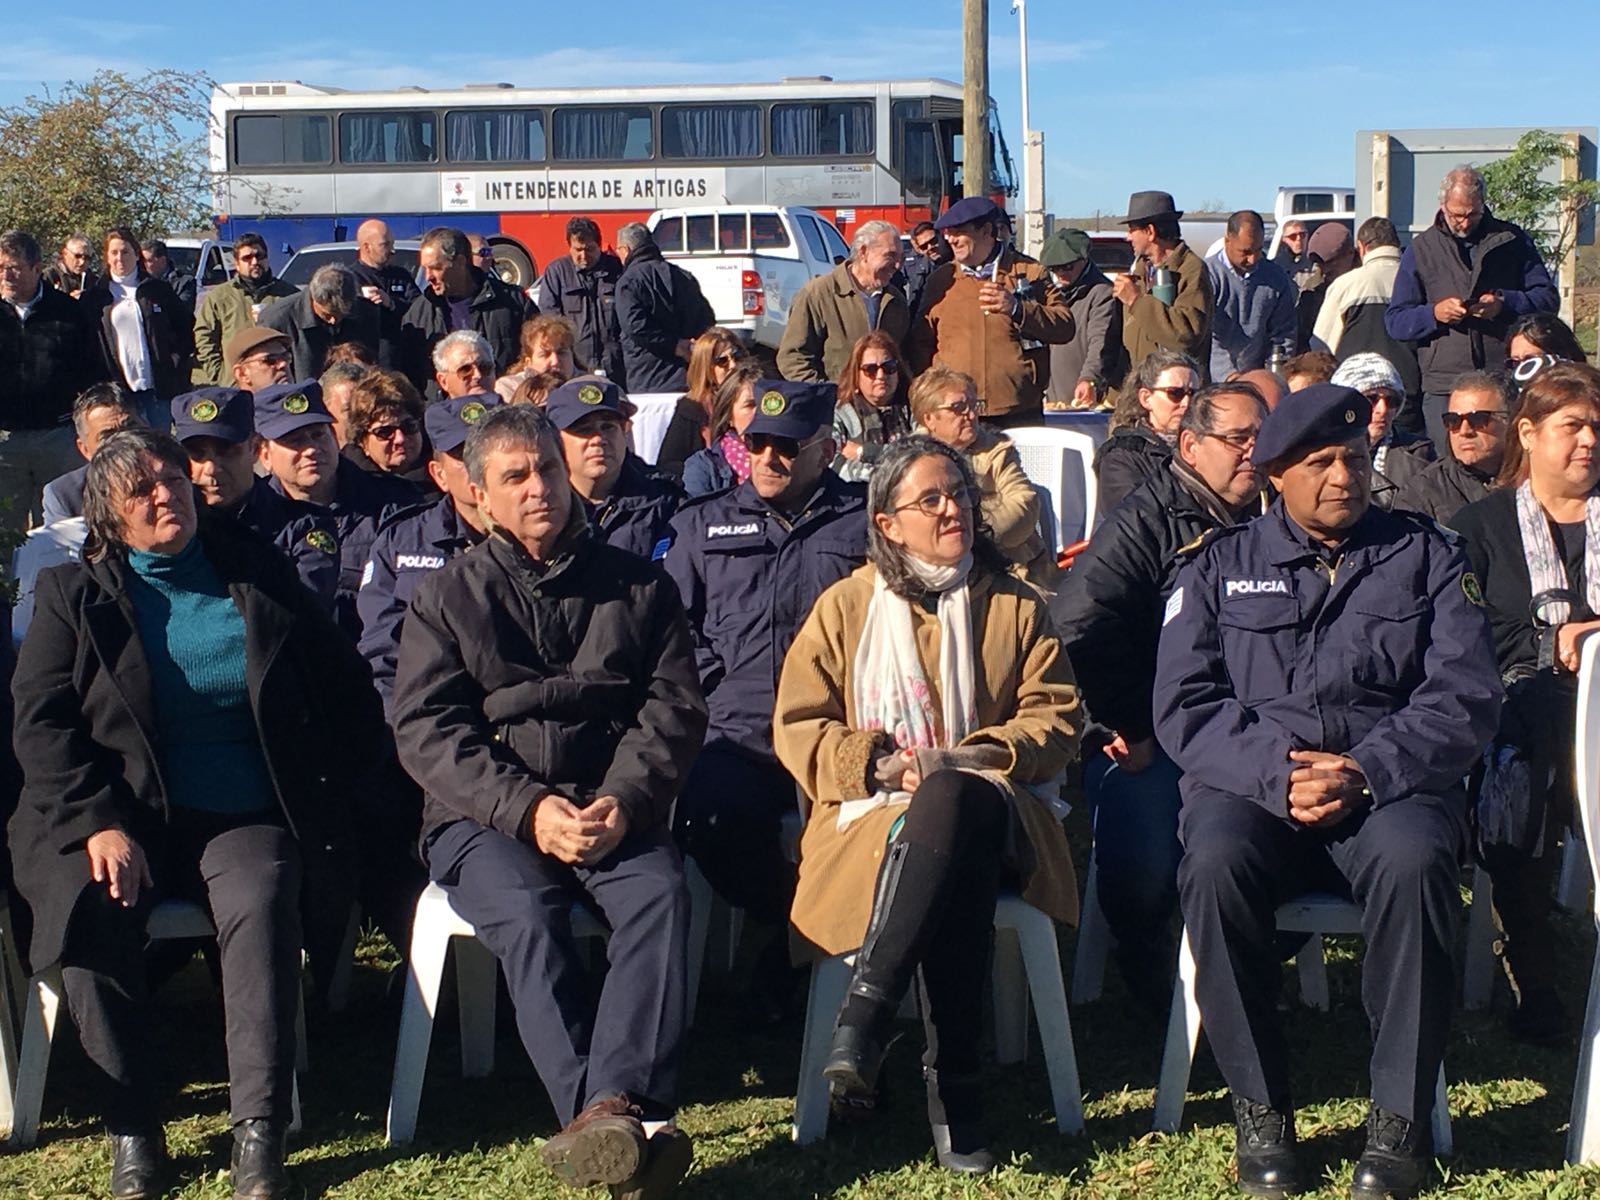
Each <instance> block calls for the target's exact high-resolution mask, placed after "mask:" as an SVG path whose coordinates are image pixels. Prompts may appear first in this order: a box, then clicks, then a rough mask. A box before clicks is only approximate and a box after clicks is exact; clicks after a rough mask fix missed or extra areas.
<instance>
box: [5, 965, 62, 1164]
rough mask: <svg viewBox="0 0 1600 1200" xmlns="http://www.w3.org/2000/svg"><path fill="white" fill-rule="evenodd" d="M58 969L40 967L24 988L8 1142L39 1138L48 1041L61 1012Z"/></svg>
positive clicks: (26, 1143) (27, 1142)
mask: <svg viewBox="0 0 1600 1200" xmlns="http://www.w3.org/2000/svg"><path fill="white" fill-rule="evenodd" d="M61 999H62V989H61V972H60V970H58V969H51V970H49V971H43V972H41V973H40V974H39V975H38V976H36V977H35V978H34V980H33V984H32V986H31V987H30V988H29V989H28V1007H27V1010H26V1012H25V1014H24V1015H23V1018H22V1054H21V1058H20V1061H19V1062H18V1064H17V1092H16V1102H15V1106H14V1109H13V1112H12V1121H11V1144H12V1145H13V1146H18V1147H24V1148H25V1147H28V1146H32V1145H33V1144H34V1143H35V1142H37V1141H38V1140H39V1113H40V1110H41V1109H42V1108H43V1107H44V1081H45V1076H46V1075H47V1074H49V1071H50V1045H51V1043H52V1042H54V1041H55V1036H56V1021H57V1020H58V1019H59V1018H60V1016H61Z"/></svg>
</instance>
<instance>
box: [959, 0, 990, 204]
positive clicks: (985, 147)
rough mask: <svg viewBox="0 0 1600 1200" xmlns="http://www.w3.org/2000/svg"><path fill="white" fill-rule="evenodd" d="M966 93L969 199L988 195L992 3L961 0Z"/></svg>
mask: <svg viewBox="0 0 1600 1200" xmlns="http://www.w3.org/2000/svg"><path fill="white" fill-rule="evenodd" d="M961 7H962V17H961V28H962V33H963V42H964V45H965V71H966V74H965V82H966V90H965V92H964V94H963V97H962V121H961V183H962V191H963V192H964V193H965V194H966V195H968V196H984V195H987V194H988V192H989V0H961Z"/></svg>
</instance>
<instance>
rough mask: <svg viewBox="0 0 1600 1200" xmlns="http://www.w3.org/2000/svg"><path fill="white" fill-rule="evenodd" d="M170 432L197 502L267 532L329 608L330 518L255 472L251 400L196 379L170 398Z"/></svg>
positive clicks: (335, 562)
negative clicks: (184, 456)
mask: <svg viewBox="0 0 1600 1200" xmlns="http://www.w3.org/2000/svg"><path fill="white" fill-rule="evenodd" d="M172 432H173V436H174V437H176V438H177V439H178V441H180V442H182V443H183V448H184V449H185V450H186V451H188V453H189V479H190V481H191V482H193V484H194V488H195V494H196V495H197V496H198V498H199V499H200V501H201V503H203V504H205V505H206V506H207V507H208V508H210V509H211V510H212V511H213V512H218V513H223V514H225V515H227V516H230V517H232V518H233V519H234V520H236V521H238V522H239V523H240V524H242V525H245V526H247V527H249V528H251V529H253V530H255V531H256V532H257V533H259V534H260V535H261V536H262V537H264V538H267V539H269V540H271V541H272V542H273V543H275V544H276V545H277V546H278V548H279V549H280V550H282V551H283V552H284V553H285V554H287V555H288V556H289V559H290V561H291V562H293V563H294V567H295V571H296V572H297V573H298V574H299V576H300V582H302V583H303V584H305V585H306V587H308V588H310V589H311V591H312V593H313V594H315V595H316V596H317V597H318V598H319V599H321V600H322V602H323V604H324V605H325V606H326V607H327V608H328V609H329V610H330V611H331V610H332V608H333V598H334V593H335V591H336V590H337V588H338V586H339V538H338V535H337V533H336V531H335V528H334V522H333V518H332V517H330V516H329V515H328V514H327V513H326V512H324V511H323V510H322V509H319V508H317V507H316V506H315V505H311V504H304V503H302V502H300V501H298V500H291V499H289V498H288V497H287V496H285V495H283V494H282V493H281V492H278V491H275V490H273V488H272V487H270V486H269V485H268V483H267V481H266V480H265V479H262V478H260V477H259V476H257V475H256V473H255V469H254V468H255V461H256V445H255V443H256V431H255V400H254V398H253V397H252V396H251V395H250V393H249V392H247V391H243V390H241V389H240V388H231V387H202V388H196V389H195V390H194V391H192V392H188V393H185V394H184V395H182V396H178V397H177V398H175V399H174V400H173V401H172Z"/></svg>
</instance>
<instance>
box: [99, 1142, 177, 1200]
mask: <svg viewBox="0 0 1600 1200" xmlns="http://www.w3.org/2000/svg"><path fill="white" fill-rule="evenodd" d="M166 1165H167V1147H166V1142H165V1141H164V1140H163V1137H162V1133H161V1130H160V1128H159V1127H158V1128H156V1129H155V1130H153V1131H147V1132H145V1133H113V1134H112V1135H111V1195H112V1198H113V1200H154V1198H155V1197H157V1196H159V1195H161V1190H162V1189H161V1175H162V1172H163V1171H164V1170H165V1169H166Z"/></svg>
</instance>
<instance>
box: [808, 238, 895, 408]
mask: <svg viewBox="0 0 1600 1200" xmlns="http://www.w3.org/2000/svg"><path fill="white" fill-rule="evenodd" d="M876 328H878V329H881V330H883V331H884V332H885V333H887V334H888V335H889V336H890V337H892V338H893V339H894V340H895V344H896V345H898V346H902V347H903V346H904V345H905V344H906V333H907V332H908V331H909V330H910V328H911V309H910V308H909V307H908V306H907V304H906V297H905V293H904V292H902V291H901V290H900V289H899V288H897V287H893V286H891V287H886V288H884V289H883V295H882V297H880V299H879V304H878V324H877V326H876ZM869 332H871V329H870V328H869V327H868V325H867V306H866V302H865V301H864V300H863V299H862V297H861V293H860V292H859V291H857V290H856V285H855V283H854V281H853V280H852V279H851V278H850V271H849V268H848V267H847V266H846V265H845V264H844V263H840V264H839V265H838V266H837V267H835V268H834V269H833V270H832V271H830V272H828V274H826V275H819V276H817V277H816V278H815V279H813V280H812V281H811V282H810V283H808V284H806V285H805V287H803V288H801V289H800V292H799V294H798V295H796V296H795V298H794V303H793V304H792V305H791V306H790V308H789V323H788V324H787V325H786V326H784V329H783V338H782V340H781V341H780V342H779V343H778V373H779V374H780V375H782V376H783V377H784V378H785V379H798V380H804V381H806V382H808V383H837V382H839V378H840V377H841V376H842V375H843V374H844V368H845V364H846V363H848V362H849V361H850V351H851V349H852V348H853V347H854V346H855V344H856V342H858V341H859V340H860V339H861V338H864V337H866V335H867V334H868V333H869Z"/></svg>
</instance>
